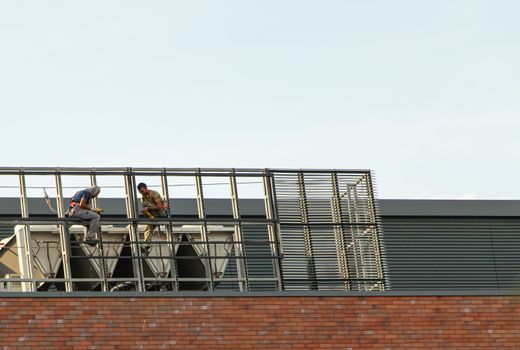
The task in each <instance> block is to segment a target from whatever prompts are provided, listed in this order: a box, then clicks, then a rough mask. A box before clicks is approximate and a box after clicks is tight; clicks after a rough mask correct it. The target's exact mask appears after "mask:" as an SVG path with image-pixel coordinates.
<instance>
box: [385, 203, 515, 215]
mask: <svg viewBox="0 0 520 350" xmlns="http://www.w3.org/2000/svg"><path fill="white" fill-rule="evenodd" d="M378 204H379V209H380V211H379V213H380V215H381V216H451V217H453V216H459V217H496V216H500V217H517V216H520V201H518V200H461V199H457V200H441V199H434V200H432V199H380V200H378Z"/></svg>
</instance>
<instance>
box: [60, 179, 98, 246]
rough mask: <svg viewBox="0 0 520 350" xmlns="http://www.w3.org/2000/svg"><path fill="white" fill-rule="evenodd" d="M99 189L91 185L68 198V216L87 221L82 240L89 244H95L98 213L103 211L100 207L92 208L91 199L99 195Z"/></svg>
mask: <svg viewBox="0 0 520 350" xmlns="http://www.w3.org/2000/svg"><path fill="white" fill-rule="evenodd" d="M99 192H101V189H100V188H99V187H98V186H92V187H89V188H86V189H84V190H81V191H78V192H76V194H74V196H73V197H72V198H71V200H70V204H69V210H68V211H67V213H68V215H69V216H72V217H76V218H80V219H81V220H83V221H87V222H88V223H89V225H88V230H86V231H85V235H84V237H83V240H84V241H85V243H87V244H88V245H90V246H96V244H97V233H98V231H99V219H100V216H99V214H100V213H101V212H102V211H103V209H100V208H92V205H91V204H90V202H91V199H92V198H95V197H97V196H98V195H99Z"/></svg>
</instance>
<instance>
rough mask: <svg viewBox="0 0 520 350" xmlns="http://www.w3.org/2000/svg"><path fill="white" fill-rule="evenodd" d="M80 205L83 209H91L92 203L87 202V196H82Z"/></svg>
mask: <svg viewBox="0 0 520 350" xmlns="http://www.w3.org/2000/svg"><path fill="white" fill-rule="evenodd" d="M78 206H79V207H80V208H81V209H86V210H90V205H88V204H87V200H86V199H85V196H83V197H81V200H80V201H79V204H78Z"/></svg>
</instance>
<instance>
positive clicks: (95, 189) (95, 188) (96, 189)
mask: <svg viewBox="0 0 520 350" xmlns="http://www.w3.org/2000/svg"><path fill="white" fill-rule="evenodd" d="M88 190H89V191H90V193H92V197H96V196H97V195H98V194H99V192H101V188H100V187H99V186H92V187H90V188H89V189H88Z"/></svg>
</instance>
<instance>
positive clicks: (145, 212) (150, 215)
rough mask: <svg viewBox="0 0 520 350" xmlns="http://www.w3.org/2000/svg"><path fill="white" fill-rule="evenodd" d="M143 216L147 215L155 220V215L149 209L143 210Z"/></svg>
mask: <svg viewBox="0 0 520 350" xmlns="http://www.w3.org/2000/svg"><path fill="white" fill-rule="evenodd" d="M143 214H144V215H146V216H147V217H148V218H150V219H153V218H154V217H155V215H154V214H152V213H151V212H150V211H148V208H145V209H144V210H143Z"/></svg>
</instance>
